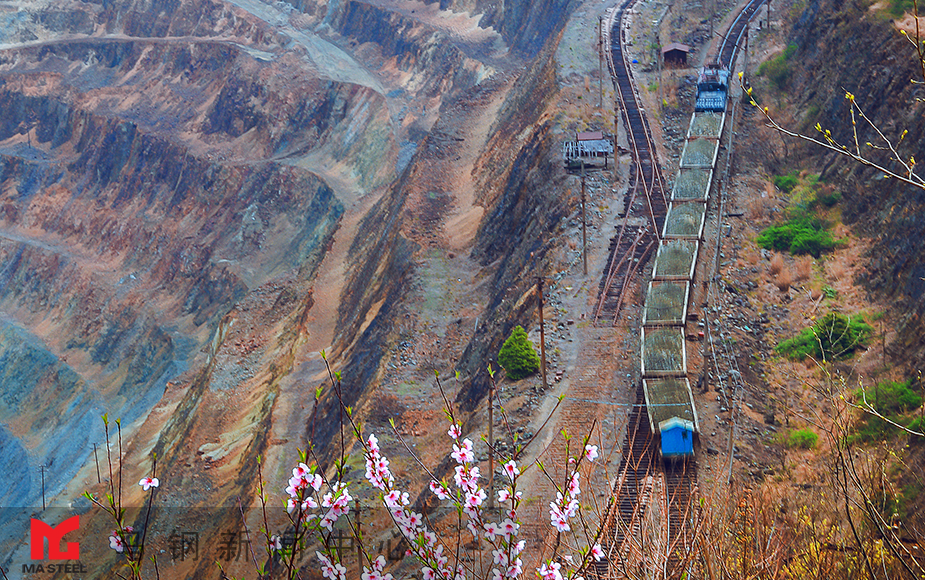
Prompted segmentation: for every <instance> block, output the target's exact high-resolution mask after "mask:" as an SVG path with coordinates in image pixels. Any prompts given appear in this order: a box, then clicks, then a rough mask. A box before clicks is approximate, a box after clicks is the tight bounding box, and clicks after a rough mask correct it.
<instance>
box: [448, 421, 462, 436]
mask: <svg viewBox="0 0 925 580" xmlns="http://www.w3.org/2000/svg"><path fill="white" fill-rule="evenodd" d="M446 434H447V435H449V436H450V437H452V438H453V439H454V440H455V439H459V436H460V435H462V429H460V428H459V425H458V424H456V423H453V424H452V425H450V430H449V431H447V432H446Z"/></svg>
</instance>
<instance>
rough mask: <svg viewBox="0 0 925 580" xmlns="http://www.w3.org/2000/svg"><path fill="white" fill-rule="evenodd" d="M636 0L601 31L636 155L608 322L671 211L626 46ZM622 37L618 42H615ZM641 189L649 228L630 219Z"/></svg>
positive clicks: (605, 287) (603, 313) (606, 288)
mask: <svg viewBox="0 0 925 580" xmlns="http://www.w3.org/2000/svg"><path fill="white" fill-rule="evenodd" d="M635 2H636V0H624V2H623V3H622V4H621V5H620V6H619V8H617V9H616V10H610V11H608V13H607V15H606V18H604V19H603V20H602V24H601V26H602V27H603V29H602V30H601V36H602V38H603V40H604V45H605V46H606V47H607V50H605V53H606V55H607V66H608V68H609V69H610V74H611V77H612V79H613V83H614V88H615V89H616V92H617V100H618V102H619V103H621V104H622V106H621V107H620V109H621V113H622V117H623V121H624V124H625V127H626V135H627V141H628V143H629V147H630V154H631V155H632V158H633V169H632V170H631V174H630V187H629V189H628V195H627V199H626V200H625V213H624V218H623V220H622V222H621V223H620V227H619V229H618V233H617V235H616V236H615V237H614V238H612V239H611V243H610V248H609V260H608V270H607V272H606V274H605V276H604V277H603V278H602V279H601V285H600V292H599V295H600V300H599V301H598V305H597V309H596V310H595V314H594V321H595V323H601V322H604V321H607V322H609V323H611V324H615V323H616V319H617V316H618V315H619V312H620V308H621V307H622V305H623V302H624V299H625V297H626V294H627V291H628V289H629V282H630V280H631V279H632V278H633V277H634V276H635V274H636V272H637V270H638V267H639V265H640V264H641V263H642V262H643V261H644V259H645V257H646V256H647V255H648V253H649V252H650V251H651V249H652V247H653V246H654V244H655V243H657V241H658V240H659V239H660V238H661V232H662V228H663V227H664V225H665V216H666V214H667V211H668V200H667V197H666V195H665V180H664V178H663V176H662V171H661V168H660V166H659V164H658V159H657V157H656V154H655V141H654V140H653V139H652V132H651V130H650V129H649V123H648V120H647V119H646V116H645V110H644V109H643V108H642V107H641V105H640V102H641V100H640V98H639V94H638V93H637V91H636V83H635V82H634V81H633V76H632V70H631V68H630V66H629V63H628V62H627V59H626V55H625V53H624V51H623V45H624V40H625V28H624V26H623V18H624V15H625V13H626V11H627V10H628V9H629V8H631V7H632V5H633V4H634V3H635ZM614 36H616V39H617V42H616V43H614V42H613V38H614ZM639 193H642V198H641V202H642V203H643V206H644V210H645V213H647V215H648V217H649V219H650V227H648V228H643V227H640V226H633V225H630V224H629V214H630V212H631V211H632V209H633V207H634V206H636V204H637V203H636V202H637V199H638V198H639V195H638V194H639Z"/></svg>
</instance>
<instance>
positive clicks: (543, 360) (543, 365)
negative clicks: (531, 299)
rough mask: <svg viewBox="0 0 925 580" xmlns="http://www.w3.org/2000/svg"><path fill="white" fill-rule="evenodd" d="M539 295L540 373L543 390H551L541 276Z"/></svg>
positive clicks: (540, 279) (537, 283)
mask: <svg viewBox="0 0 925 580" xmlns="http://www.w3.org/2000/svg"><path fill="white" fill-rule="evenodd" d="M536 287H537V294H538V296H539V301H540V304H539V311H540V371H541V373H540V374H542V375H543V390H544V391H545V390H546V389H548V388H549V384H548V383H547V382H546V325H545V324H543V277H542V276H539V277H538V278H537V279H536Z"/></svg>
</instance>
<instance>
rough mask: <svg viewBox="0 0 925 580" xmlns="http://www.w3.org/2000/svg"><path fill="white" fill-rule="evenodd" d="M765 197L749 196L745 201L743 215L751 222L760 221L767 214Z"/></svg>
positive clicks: (766, 199) (767, 200)
mask: <svg viewBox="0 0 925 580" xmlns="http://www.w3.org/2000/svg"><path fill="white" fill-rule="evenodd" d="M769 201H770V200H769V199H768V198H766V197H751V198H749V200H748V201H747V202H746V203H745V215H746V216H747V217H748V219H749V220H750V221H752V222H762V221H764V220H765V217H766V215H767V208H768V202H769Z"/></svg>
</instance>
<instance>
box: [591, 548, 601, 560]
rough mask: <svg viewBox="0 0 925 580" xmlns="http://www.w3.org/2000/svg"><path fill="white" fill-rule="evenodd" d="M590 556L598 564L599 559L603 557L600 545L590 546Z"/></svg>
mask: <svg viewBox="0 0 925 580" xmlns="http://www.w3.org/2000/svg"><path fill="white" fill-rule="evenodd" d="M591 555H592V556H594V561H595V562H600V560H601V558H603V557H604V550H603V549H601V545H600V544H594V545H593V546H591Z"/></svg>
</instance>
